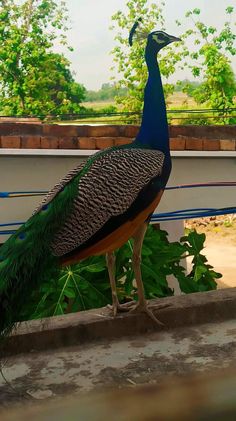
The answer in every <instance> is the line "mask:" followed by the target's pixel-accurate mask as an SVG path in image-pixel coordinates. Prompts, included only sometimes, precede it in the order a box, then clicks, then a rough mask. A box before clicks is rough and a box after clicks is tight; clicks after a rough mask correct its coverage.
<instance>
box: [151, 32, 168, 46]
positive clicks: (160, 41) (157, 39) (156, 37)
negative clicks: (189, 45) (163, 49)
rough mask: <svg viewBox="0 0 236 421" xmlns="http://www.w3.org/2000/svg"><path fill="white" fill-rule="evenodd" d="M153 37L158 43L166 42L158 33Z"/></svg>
mask: <svg viewBox="0 0 236 421" xmlns="http://www.w3.org/2000/svg"><path fill="white" fill-rule="evenodd" d="M152 38H153V39H154V40H155V41H156V42H157V44H164V43H165V42H166V41H165V40H164V39H159V38H158V35H157V34H154V35H153V36H152Z"/></svg>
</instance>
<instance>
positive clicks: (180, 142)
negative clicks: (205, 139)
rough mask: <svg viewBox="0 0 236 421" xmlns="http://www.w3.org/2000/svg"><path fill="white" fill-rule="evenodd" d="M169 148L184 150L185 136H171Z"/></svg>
mask: <svg viewBox="0 0 236 421" xmlns="http://www.w3.org/2000/svg"><path fill="white" fill-rule="evenodd" d="M170 149H171V150H172V151H184V150H185V138H181V137H173V138H171V139H170Z"/></svg>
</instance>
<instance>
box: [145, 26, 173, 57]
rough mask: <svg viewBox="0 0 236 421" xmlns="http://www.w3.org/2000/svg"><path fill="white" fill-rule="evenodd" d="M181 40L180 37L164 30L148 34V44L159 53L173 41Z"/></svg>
mask: <svg viewBox="0 0 236 421" xmlns="http://www.w3.org/2000/svg"><path fill="white" fill-rule="evenodd" d="M176 41H181V39H180V38H178V37H174V36H173V35H169V34H167V33H166V32H164V31H154V32H151V33H150V34H149V35H148V44H151V47H153V49H154V50H155V51H156V52H157V53H158V51H160V50H161V49H162V48H163V47H166V45H168V44H171V42H176Z"/></svg>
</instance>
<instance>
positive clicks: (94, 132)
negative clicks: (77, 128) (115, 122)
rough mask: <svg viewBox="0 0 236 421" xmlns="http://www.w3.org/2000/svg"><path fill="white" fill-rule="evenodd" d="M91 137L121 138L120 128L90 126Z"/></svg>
mask: <svg viewBox="0 0 236 421" xmlns="http://www.w3.org/2000/svg"><path fill="white" fill-rule="evenodd" d="M88 136H89V137H113V136H114V137H117V136H119V126H89V127H88Z"/></svg>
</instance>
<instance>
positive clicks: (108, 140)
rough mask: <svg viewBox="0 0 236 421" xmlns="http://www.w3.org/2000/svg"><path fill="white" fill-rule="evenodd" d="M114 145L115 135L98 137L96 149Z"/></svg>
mask: <svg viewBox="0 0 236 421" xmlns="http://www.w3.org/2000/svg"><path fill="white" fill-rule="evenodd" d="M112 146H114V137H97V138H96V149H106V148H112Z"/></svg>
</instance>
